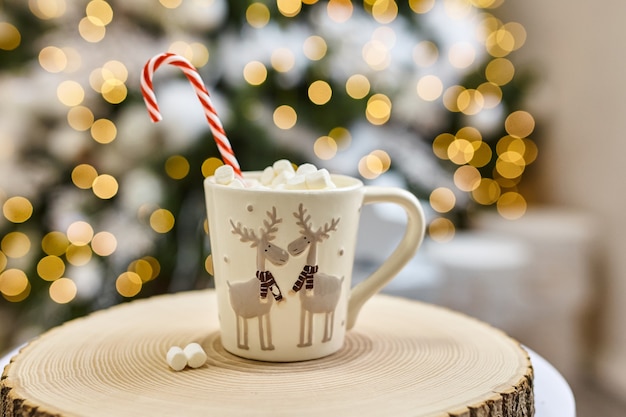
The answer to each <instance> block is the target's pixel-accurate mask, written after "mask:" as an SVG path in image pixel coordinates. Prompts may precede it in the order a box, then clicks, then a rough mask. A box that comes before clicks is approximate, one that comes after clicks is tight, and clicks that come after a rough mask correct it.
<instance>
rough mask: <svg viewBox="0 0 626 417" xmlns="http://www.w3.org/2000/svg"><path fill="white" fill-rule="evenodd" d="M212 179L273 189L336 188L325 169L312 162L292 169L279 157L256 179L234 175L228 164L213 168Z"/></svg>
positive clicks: (230, 185) (246, 186) (223, 182)
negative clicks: (243, 179)
mask: <svg viewBox="0 0 626 417" xmlns="http://www.w3.org/2000/svg"><path fill="white" fill-rule="evenodd" d="M213 180H214V181H215V183H216V184H221V185H226V186H229V187H236V188H244V187H245V188H251V189H273V190H281V189H284V190H324V189H329V188H336V186H335V184H334V183H333V181H332V179H331V178H330V173H329V172H328V170H327V169H325V168H322V169H317V167H316V166H315V165H313V164H308V163H307V164H302V165H300V166H299V167H298V169H294V167H293V164H292V163H291V162H289V161H288V160H286V159H279V160H278V161H276V162H274V164H273V165H272V166H268V167H267V168H265V169H264V170H263V172H262V173H261V176H260V177H259V178H258V179H250V178H246V179H245V184H244V182H243V181H242V180H241V179H239V178H236V177H235V171H234V170H233V168H232V167H231V166H230V165H222V166H220V167H219V168H217V169H216V170H215V174H214V176H213Z"/></svg>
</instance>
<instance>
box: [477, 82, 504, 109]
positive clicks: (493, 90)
mask: <svg viewBox="0 0 626 417" xmlns="http://www.w3.org/2000/svg"><path fill="white" fill-rule="evenodd" d="M476 90H478V92H480V94H482V96H483V100H484V104H483V107H484V108H485V109H494V108H496V107H497V106H498V105H499V104H500V103H502V89H501V88H500V87H499V86H497V85H496V84H493V83H491V82H485V83H482V84H481V85H479V86H478V88H477V89H476Z"/></svg>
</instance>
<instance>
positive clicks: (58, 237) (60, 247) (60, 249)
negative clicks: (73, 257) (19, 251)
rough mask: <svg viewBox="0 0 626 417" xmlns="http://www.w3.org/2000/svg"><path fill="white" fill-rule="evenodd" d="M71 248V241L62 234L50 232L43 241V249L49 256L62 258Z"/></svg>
mask: <svg viewBox="0 0 626 417" xmlns="http://www.w3.org/2000/svg"><path fill="white" fill-rule="evenodd" d="M69 246H70V241H69V239H68V238H67V235H66V234H65V233H62V232H57V231H54V232H49V233H47V234H46V235H45V236H44V237H43V239H42V240H41V248H42V249H43V251H44V252H45V253H46V254H48V255H54V256H61V255H63V254H64V253H65V252H66V251H67V248H68V247H69Z"/></svg>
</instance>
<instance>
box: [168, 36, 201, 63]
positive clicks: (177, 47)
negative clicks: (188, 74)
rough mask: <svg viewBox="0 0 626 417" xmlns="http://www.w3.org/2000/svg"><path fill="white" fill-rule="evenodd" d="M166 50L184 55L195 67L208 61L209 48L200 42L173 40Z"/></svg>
mask: <svg viewBox="0 0 626 417" xmlns="http://www.w3.org/2000/svg"><path fill="white" fill-rule="evenodd" d="M167 51H168V52H172V53H175V54H177V55H180V56H182V57H184V58H185V59H187V60H188V61H189V62H190V63H191V64H192V65H193V66H194V67H196V68H201V67H203V66H205V65H206V64H207V63H208V62H209V55H210V54H209V50H208V49H207V47H206V46H204V45H203V44H202V43H200V42H192V43H187V42H184V41H175V42H172V44H171V45H170V47H169V48H168V49H167Z"/></svg>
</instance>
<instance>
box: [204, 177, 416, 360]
mask: <svg viewBox="0 0 626 417" xmlns="http://www.w3.org/2000/svg"><path fill="white" fill-rule="evenodd" d="M259 176H260V173H258V172H247V173H244V178H246V179H258V178H259ZM332 180H333V182H334V183H335V184H336V188H333V189H322V190H284V189H282V190H273V189H258V188H233V187H229V186H225V185H220V184H216V183H215V181H214V179H213V178H212V177H209V178H207V179H206V180H205V181H204V190H205V196H206V206H207V214H208V219H209V235H210V241H211V253H212V257H213V269H214V276H215V288H216V292H217V298H218V312H219V318H220V330H221V341H222V344H223V346H224V348H225V349H226V350H227V351H229V352H231V353H233V354H235V355H238V356H241V357H245V358H249V359H256V360H263V361H272V362H290V361H300V360H308V359H315V358H320V357H323V356H326V355H329V354H332V353H334V352H336V351H337V350H339V349H340V348H341V347H342V345H343V342H344V336H345V332H346V330H347V329H350V328H351V327H352V326H353V325H354V323H355V320H356V317H357V315H358V312H359V310H360V308H361V306H362V305H363V303H365V301H367V299H369V298H370V297H371V296H373V295H374V294H376V293H377V292H378V291H379V290H380V289H381V288H382V287H383V286H384V285H385V284H386V283H387V282H388V281H389V280H391V279H392V278H393V277H394V276H395V275H396V274H397V273H398V272H399V271H400V269H402V268H403V267H404V265H405V264H406V263H407V262H408V261H409V260H410V259H411V258H412V257H413V255H414V254H415V252H416V250H417V249H418V247H419V245H420V244H421V242H422V239H423V236H424V223H425V222H424V214H423V211H422V208H421V206H420V204H419V202H418V200H417V199H416V198H415V196H414V195H413V194H411V193H409V192H408V191H406V190H402V189H399V188H389V187H371V186H364V185H363V183H362V182H361V181H359V180H358V179H356V178H352V177H348V176H342V175H332ZM381 202H387V203H388V202H391V203H395V204H398V205H399V206H401V207H402V208H403V209H404V210H405V211H406V214H407V225H406V232H405V234H404V237H403V238H402V240H401V242H400V243H399V245H398V247H397V248H396V249H395V250H394V252H393V253H392V254H391V255H390V256H389V258H388V259H387V260H386V261H385V262H384V263H383V264H382V265H381V266H380V267H379V269H378V270H377V271H375V272H374V273H373V274H372V275H370V276H369V277H368V278H366V279H365V280H364V281H362V282H360V283H359V284H357V285H356V286H355V287H354V288H351V283H350V282H351V275H352V266H353V262H354V253H355V247H356V240H357V232H358V225H359V215H360V211H361V207H362V206H363V205H365V204H370V203H381ZM368 238H370V239H375V238H376V237H375V236H370V237H368Z"/></svg>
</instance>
